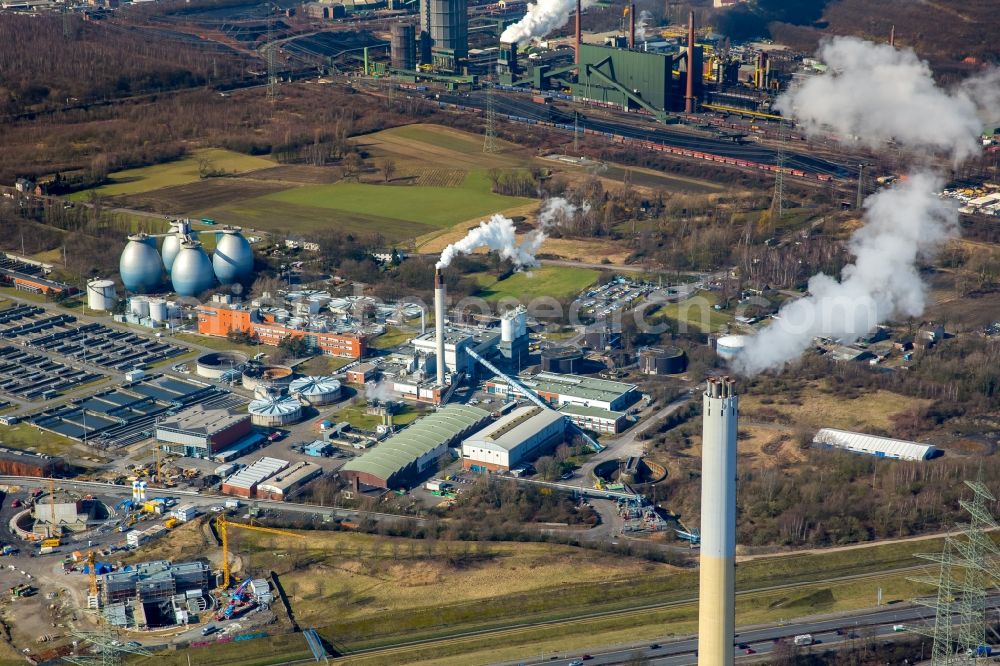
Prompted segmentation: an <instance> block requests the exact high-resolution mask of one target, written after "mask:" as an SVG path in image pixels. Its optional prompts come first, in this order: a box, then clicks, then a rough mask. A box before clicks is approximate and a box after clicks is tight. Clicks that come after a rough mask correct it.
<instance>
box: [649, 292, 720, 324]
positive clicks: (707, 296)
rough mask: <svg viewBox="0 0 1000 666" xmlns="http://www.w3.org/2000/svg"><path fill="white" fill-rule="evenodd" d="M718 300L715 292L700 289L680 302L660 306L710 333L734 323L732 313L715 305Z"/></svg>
mask: <svg viewBox="0 0 1000 666" xmlns="http://www.w3.org/2000/svg"><path fill="white" fill-rule="evenodd" d="M718 300H719V299H718V296H717V295H716V294H714V293H713V292H710V291H700V292H698V293H697V294H695V295H694V296H692V297H691V298H689V299H687V300H683V301H681V302H679V303H667V304H666V305H664V306H662V307H661V308H660V312H661V313H662V314H664V315H666V316H667V317H669V318H670V319H673V320H675V321H677V322H679V323H681V324H686V325H687V326H690V327H691V328H694V329H695V330H698V331H701V332H702V333H710V332H712V331H718V330H719V329H720V328H722V327H723V326H726V325H729V324H731V323H733V316H732V315H731V314H729V313H727V312H724V311H719V310H716V309H715V308H714V307H713V306H714V305H715V304H716V303H718Z"/></svg>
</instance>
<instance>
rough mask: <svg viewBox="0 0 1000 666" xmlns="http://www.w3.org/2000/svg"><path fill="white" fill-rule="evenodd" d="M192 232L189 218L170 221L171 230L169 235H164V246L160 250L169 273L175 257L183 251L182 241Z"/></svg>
mask: <svg viewBox="0 0 1000 666" xmlns="http://www.w3.org/2000/svg"><path fill="white" fill-rule="evenodd" d="M190 233H191V223H190V222H189V221H188V220H174V221H173V222H171V223H170V231H169V232H168V235H167V236H164V237H163V248H162V249H161V250H160V254H161V255H163V267H164V268H166V269H167V275H169V274H170V268H171V267H172V266H173V264H174V259H176V258H177V253H178V252H180V251H181V243H182V242H183V241H184V238H185V237H186V236H188V235H189V234H190ZM192 238H193V237H192Z"/></svg>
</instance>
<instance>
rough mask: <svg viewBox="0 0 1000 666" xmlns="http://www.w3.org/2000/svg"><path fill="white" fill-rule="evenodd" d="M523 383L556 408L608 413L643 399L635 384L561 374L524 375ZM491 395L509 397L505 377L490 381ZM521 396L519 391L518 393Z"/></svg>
mask: <svg viewBox="0 0 1000 666" xmlns="http://www.w3.org/2000/svg"><path fill="white" fill-rule="evenodd" d="M519 379H520V381H521V383H522V384H524V385H525V386H527V387H528V388H529V389H531V390H533V391H534V392H535V393H536V394H538V396H539V397H540V398H542V399H543V400H545V401H546V402H548V403H549V404H552V405H579V406H581V407H595V408H597V409H603V410H605V411H623V410H625V409H627V408H628V407H629V406H630V405H632V404H633V403H635V402H637V401H638V400H639V398H640V397H641V394H640V392H639V389H638V388H637V387H636V385H635V384H626V383H625V382H615V381H611V380H607V379H597V378H594V377H582V376H578V375H561V374H558V373H555V372H539V373H538V374H536V375H530V374H522V375H521V376H520V377H519ZM484 388H485V390H486V392H487V393H491V394H494V395H500V396H507V395H508V394H509V393H510V390H511V389H510V387H509V386H508V385H507V382H506V380H504V379H503V378H502V377H495V378H493V379H490V380H489V381H487V382H486V384H485V385H484ZM514 392H515V393H517V390H516V389H515V390H514Z"/></svg>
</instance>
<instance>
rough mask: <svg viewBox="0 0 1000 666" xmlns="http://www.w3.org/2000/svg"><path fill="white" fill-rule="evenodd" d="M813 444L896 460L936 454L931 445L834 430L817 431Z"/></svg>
mask: <svg viewBox="0 0 1000 666" xmlns="http://www.w3.org/2000/svg"><path fill="white" fill-rule="evenodd" d="M813 444H818V445H820V446H828V447H831V448H835V449H844V450H846V451H853V452H855V453H865V454H868V455H871V456H876V457H878V458H893V459H896V460H929V459H930V458H933V457H934V456H936V455H937V452H938V448H937V447H936V446H934V445H933V444H918V443H917V442H909V441H906V440H904V439H892V438H890V437H878V436H876V435H865V434H864V433H860V432H849V431H847V430H836V429H834V428H823V429H822V430H819V431H818V432H817V433H816V436H815V437H813Z"/></svg>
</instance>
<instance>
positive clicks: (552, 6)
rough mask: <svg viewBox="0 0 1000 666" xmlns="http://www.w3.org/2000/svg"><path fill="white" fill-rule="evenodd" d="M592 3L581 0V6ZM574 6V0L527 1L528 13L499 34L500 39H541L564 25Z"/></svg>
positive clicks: (522, 41) (519, 42) (513, 42)
mask: <svg viewBox="0 0 1000 666" xmlns="http://www.w3.org/2000/svg"><path fill="white" fill-rule="evenodd" d="M592 4H594V0H583V3H582V6H583V7H589V6H590V5H592ZM575 7H576V1H575V0H538V1H537V2H534V3H528V13H527V14H525V15H524V18H522V19H521V20H520V21H518V22H517V23H515V24H514V25H511V26H508V27H507V29H506V30H504V31H503V34H502V35H500V41H501V42H506V43H508V44H522V43H524V42H526V41H528V40H529V39H541V38H542V37H544V36H545V35H547V34H549V33H550V32H552V31H553V30H555V29H556V28H561V27H562V26H564V25H566V21H568V20H569V15H570V14H571V13H572V12H573V9H574V8H575Z"/></svg>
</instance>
